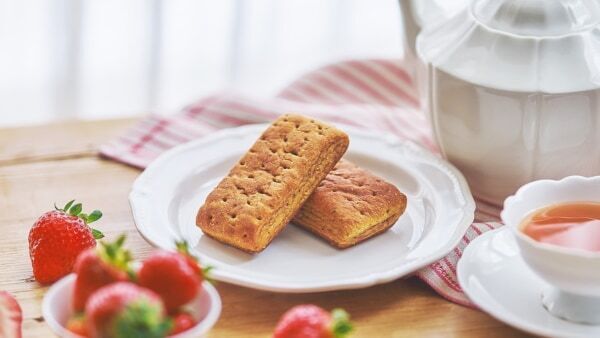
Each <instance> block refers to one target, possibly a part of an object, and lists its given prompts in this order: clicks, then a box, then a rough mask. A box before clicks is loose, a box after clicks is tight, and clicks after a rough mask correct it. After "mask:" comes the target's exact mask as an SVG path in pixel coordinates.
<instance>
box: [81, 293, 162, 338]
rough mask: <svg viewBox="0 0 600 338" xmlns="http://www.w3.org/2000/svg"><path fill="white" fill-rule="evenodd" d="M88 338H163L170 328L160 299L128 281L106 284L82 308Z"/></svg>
mask: <svg viewBox="0 0 600 338" xmlns="http://www.w3.org/2000/svg"><path fill="white" fill-rule="evenodd" d="M85 314H86V316H87V321H86V322H87V329H88V333H89V335H90V337H111V338H113V337H114V338H121V337H146V338H155V337H156V338H158V337H164V336H165V335H166V334H167V332H168V331H169V330H170V328H171V322H170V320H169V318H168V317H167V316H166V315H165V306H164V304H163V302H162V300H161V299H160V297H159V296H158V295H157V294H155V293H154V292H152V291H151V290H148V289H146V288H143V287H140V286H137V285H135V284H133V283H130V282H117V283H113V284H109V285H107V286H104V287H102V288H100V289H99V290H98V291H96V292H95V293H94V294H93V295H92V296H91V297H90V299H89V300H88V302H87V304H86V306H85Z"/></svg>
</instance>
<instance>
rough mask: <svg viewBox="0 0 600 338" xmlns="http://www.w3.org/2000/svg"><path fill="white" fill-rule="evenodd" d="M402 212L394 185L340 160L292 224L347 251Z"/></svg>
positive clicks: (402, 199)
mask: <svg viewBox="0 0 600 338" xmlns="http://www.w3.org/2000/svg"><path fill="white" fill-rule="evenodd" d="M405 209H406V195H404V194H403V193H401V192H400V191H399V190H398V189H397V188H396V187H395V186H394V185H392V184H390V183H388V182H385V181H384V180H383V179H381V178H379V177H377V176H375V175H373V174H371V173H370V172H368V171H366V170H364V169H361V168H359V167H357V166H356V165H354V164H353V163H351V162H348V161H346V160H343V159H342V160H340V161H339V162H338V164H337V165H336V166H335V168H334V169H333V170H332V171H331V172H330V173H329V174H328V175H327V177H326V178H325V179H324V180H323V181H322V182H321V184H320V185H319V187H318V188H317V189H316V190H315V191H314V192H313V194H312V195H311V196H310V197H309V199H308V200H307V201H306V203H304V205H303V206H302V208H301V209H300V211H299V212H298V214H297V215H296V216H295V218H294V223H295V224H298V225H300V226H302V227H304V228H306V229H307V230H309V231H311V232H313V233H315V234H316V235H318V236H319V237H321V238H323V239H325V240H326V241H328V242H329V243H331V244H332V245H333V246H335V247H338V248H347V247H350V246H353V245H356V244H358V243H360V242H362V241H364V240H366V239H368V238H371V237H373V236H375V235H377V234H379V233H382V232H384V231H385V230H387V229H389V228H390V227H391V226H392V225H394V224H395V223H396V221H397V220H398V218H399V217H400V215H402V213H404V210H405Z"/></svg>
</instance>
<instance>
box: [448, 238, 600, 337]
mask: <svg viewBox="0 0 600 338" xmlns="http://www.w3.org/2000/svg"><path fill="white" fill-rule="evenodd" d="M457 272H458V281H459V283H460V286H461V287H462V289H463V290H464V292H465V293H466V294H467V296H469V298H470V299H471V300H472V301H473V303H475V304H477V306H479V307H480V308H481V309H482V310H484V311H485V312H487V313H489V314H490V315H492V316H494V317H495V318H497V319H498V320H501V321H503V322H505V323H506V324H508V325H511V326H514V327H516V328H518V329H521V330H523V331H527V332H530V333H533V334H536V335H542V336H547V337H600V326H593V325H583V324H576V323H572V322H568V321H565V320H563V319H559V318H557V317H554V316H553V315H551V314H550V313H549V312H548V311H546V309H544V307H543V306H542V301H541V293H542V291H543V290H544V289H545V288H548V287H550V286H549V285H548V283H546V282H545V281H543V280H542V279H541V278H539V277H538V276H537V275H535V274H534V273H533V272H532V271H531V269H529V267H527V265H525V262H524V261H523V259H522V258H521V256H520V254H519V248H518V247H517V244H516V243H515V241H514V238H513V236H512V234H511V233H510V229H508V228H502V229H498V230H494V231H490V232H487V233H485V234H483V235H481V236H479V237H478V238H476V239H475V240H474V241H473V242H471V244H469V246H468V247H467V249H466V250H465V252H464V253H463V255H462V257H461V259H460V261H459V262H458V269H457Z"/></svg>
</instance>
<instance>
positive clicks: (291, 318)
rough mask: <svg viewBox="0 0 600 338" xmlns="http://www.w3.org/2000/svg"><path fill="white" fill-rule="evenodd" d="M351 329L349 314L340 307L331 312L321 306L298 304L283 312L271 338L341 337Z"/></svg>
mask: <svg viewBox="0 0 600 338" xmlns="http://www.w3.org/2000/svg"><path fill="white" fill-rule="evenodd" d="M351 331H352V325H351V323H350V316H349V315H348V313H347V312H346V311H344V310H342V309H334V310H333V311H332V312H331V314H330V313H329V312H327V311H325V310H323V309H322V308H320V307H318V306H316V305H312V304H307V305H298V306H295V307H293V308H291V309H289V310H288V311H287V312H286V313H284V314H283V316H282V317H281V319H280V320H279V323H278V324H277V327H276V328H275V333H274V334H273V338H343V337H347V335H348V334H349V333H350V332H351Z"/></svg>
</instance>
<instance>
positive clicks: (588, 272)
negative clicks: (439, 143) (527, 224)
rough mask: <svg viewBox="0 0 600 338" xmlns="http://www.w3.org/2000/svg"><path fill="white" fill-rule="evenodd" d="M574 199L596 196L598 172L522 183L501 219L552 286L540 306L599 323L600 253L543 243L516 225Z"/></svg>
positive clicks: (569, 317)
mask: <svg viewBox="0 0 600 338" xmlns="http://www.w3.org/2000/svg"><path fill="white" fill-rule="evenodd" d="M578 201H581V202H585V201H594V202H598V201H600V177H599V176H596V177H582V176H569V177H566V178H564V179H562V180H559V181H555V180H540V181H535V182H531V183H529V184H526V185H524V186H522V187H521V188H520V189H519V190H518V191H517V193H516V194H515V195H513V196H510V197H508V198H507V199H506V201H505V202H504V210H503V211H502V213H501V218H502V221H503V222H504V223H505V224H506V225H507V226H509V227H510V228H511V229H512V234H513V235H514V237H515V239H516V242H517V244H518V246H519V249H520V252H521V255H522V257H523V260H524V261H525V263H526V264H527V265H528V266H529V267H530V268H531V269H532V270H533V271H534V272H535V273H536V274H538V275H539V276H540V277H541V278H543V279H544V280H546V281H547V282H548V283H549V284H551V285H552V286H553V287H554V288H553V289H549V290H544V291H543V294H542V301H543V304H544V306H545V307H546V308H547V309H548V310H549V311H550V312H551V313H552V314H554V315H556V316H559V317H561V318H564V319H567V320H571V321H575V322H581V323H588V324H600V253H598V252H592V251H587V250H582V249H574V248H567V247H561V246H557V245H552V244H547V243H541V242H538V241H535V240H533V239H532V238H530V237H529V236H527V235H525V234H524V233H523V232H522V231H521V229H520V224H521V222H522V220H523V219H524V218H525V217H526V216H527V215H528V214H530V213H531V212H533V211H535V210H537V209H540V208H543V207H546V206H548V205H551V204H556V203H563V202H578ZM515 287H518V286H515Z"/></svg>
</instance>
